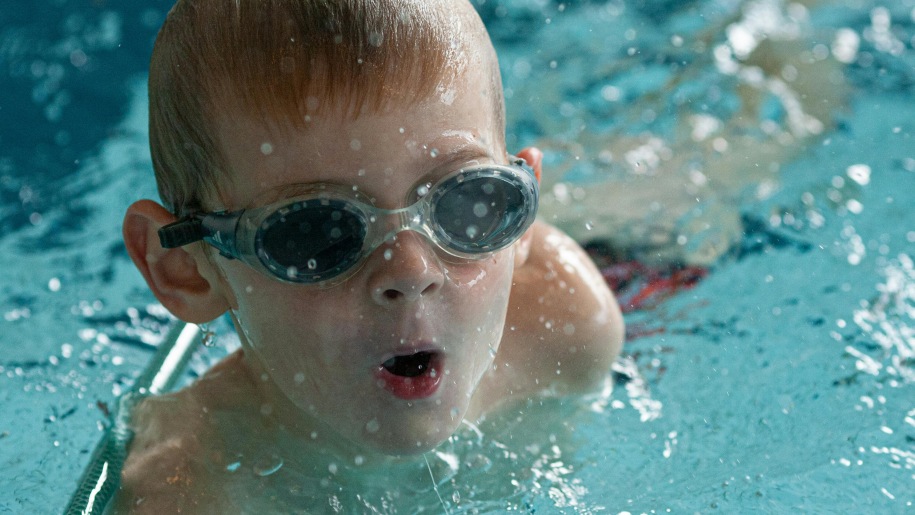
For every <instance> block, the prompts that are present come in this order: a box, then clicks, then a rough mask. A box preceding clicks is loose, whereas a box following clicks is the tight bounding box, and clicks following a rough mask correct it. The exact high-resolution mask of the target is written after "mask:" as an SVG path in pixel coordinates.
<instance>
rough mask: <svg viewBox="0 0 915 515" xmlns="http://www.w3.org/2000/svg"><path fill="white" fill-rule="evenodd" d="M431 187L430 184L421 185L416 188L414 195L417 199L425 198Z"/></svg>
mask: <svg viewBox="0 0 915 515" xmlns="http://www.w3.org/2000/svg"><path fill="white" fill-rule="evenodd" d="M431 186H432V184H430V183H426V184H423V185H422V186H420V187H418V188H416V195H417V196H419V197H425V196H426V194H428V193H429V188H430V187H431Z"/></svg>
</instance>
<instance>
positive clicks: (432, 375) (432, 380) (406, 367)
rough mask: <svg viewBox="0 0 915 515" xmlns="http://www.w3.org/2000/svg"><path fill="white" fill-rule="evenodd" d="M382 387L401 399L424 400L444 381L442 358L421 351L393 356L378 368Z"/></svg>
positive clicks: (436, 354) (432, 353)
mask: <svg viewBox="0 0 915 515" xmlns="http://www.w3.org/2000/svg"><path fill="white" fill-rule="evenodd" d="M377 377H378V379H379V380H380V384H381V386H383V387H384V388H385V389H386V390H388V391H389V392H391V393H393V394H394V395H395V396H396V397H399V398H401V399H407V400H411V399H423V398H425V397H429V396H430V395H432V394H433V393H435V391H436V390H438V385H439V383H440V382H441V380H442V374H441V356H440V355H439V353H437V352H430V351H421V352H414V353H413V354H404V355H400V356H393V357H391V358H389V359H388V360H386V361H385V362H384V363H382V364H381V365H380V366H379V367H378V372H377Z"/></svg>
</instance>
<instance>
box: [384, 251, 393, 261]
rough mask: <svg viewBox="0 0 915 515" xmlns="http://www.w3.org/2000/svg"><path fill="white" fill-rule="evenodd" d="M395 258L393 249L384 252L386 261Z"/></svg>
mask: <svg viewBox="0 0 915 515" xmlns="http://www.w3.org/2000/svg"><path fill="white" fill-rule="evenodd" d="M393 256H394V252H392V251H391V249H385V251H384V259H385V261H390V260H391V258H392V257H393Z"/></svg>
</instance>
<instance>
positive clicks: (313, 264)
mask: <svg viewBox="0 0 915 515" xmlns="http://www.w3.org/2000/svg"><path fill="white" fill-rule="evenodd" d="M315 268H318V261H317V260H316V259H315V258H311V259H309V260H308V269H309V270H314V269H315Z"/></svg>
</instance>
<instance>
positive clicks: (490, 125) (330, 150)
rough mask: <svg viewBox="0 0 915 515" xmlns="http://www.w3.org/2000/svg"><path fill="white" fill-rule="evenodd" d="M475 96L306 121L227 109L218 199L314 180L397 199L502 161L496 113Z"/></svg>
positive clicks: (273, 196) (281, 194) (289, 192)
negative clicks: (296, 123) (469, 167)
mask: <svg viewBox="0 0 915 515" xmlns="http://www.w3.org/2000/svg"><path fill="white" fill-rule="evenodd" d="M474 96H475V95H473V94H472V93H469V92H467V91H462V92H461V93H459V94H457V95H456V98H455V101H454V102H452V103H451V104H450V105H448V104H444V103H442V102H440V101H438V100H434V99H432V100H430V101H428V102H425V103H420V104H417V105H414V106H412V107H405V108H397V109H391V110H389V111H386V112H384V113H372V114H366V115H363V116H359V117H356V118H349V117H347V116H342V115H341V114H340V113H339V112H338V113H334V114H321V115H314V116H313V117H312V118H311V119H310V120H309V121H308V122H307V123H305V124H303V125H300V126H293V125H291V124H289V123H287V122H283V121H275V120H273V121H269V120H264V119H257V118H254V117H251V116H231V117H224V118H223V121H222V122H221V123H219V127H220V138H219V139H220V142H221V146H222V151H223V154H224V157H225V161H226V165H227V170H226V172H227V173H226V174H225V177H224V179H228V180H226V181H221V182H222V184H221V185H220V186H221V187H220V190H222V191H223V193H224V194H223V195H221V197H223V204H224V206H220V207H223V208H241V207H246V206H249V205H263V204H267V203H270V202H272V201H275V200H280V199H282V198H287V197H290V196H295V195H296V194H298V193H299V192H300V191H299V190H301V189H302V188H303V187H306V188H307V187H308V186H309V185H311V184H314V183H326V184H335V185H343V186H352V187H355V188H359V189H361V190H363V191H364V192H365V193H367V194H369V195H371V196H372V197H375V196H378V197H380V198H382V199H384V198H386V197H389V198H388V200H390V201H391V202H394V201H395V200H400V199H401V197H403V196H404V195H405V194H407V193H409V190H410V188H411V187H415V184H416V183H423V182H425V181H432V182H434V181H435V180H436V179H437V178H438V177H440V176H443V175H445V174H446V173H447V172H450V171H453V170H455V169H457V168H460V167H462V166H465V165H467V164H472V163H484V162H496V161H501V160H502V157H503V154H504V153H505V151H504V148H502V146H501V145H500V142H501V138H500V137H499V130H500V128H499V125H498V124H497V123H496V116H494V115H493V113H491V112H488V111H489V110H487V109H483V108H480V105H479V103H478V102H475V101H474V100H473V98H474ZM483 105H484V106H485V105H488V102H483Z"/></svg>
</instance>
